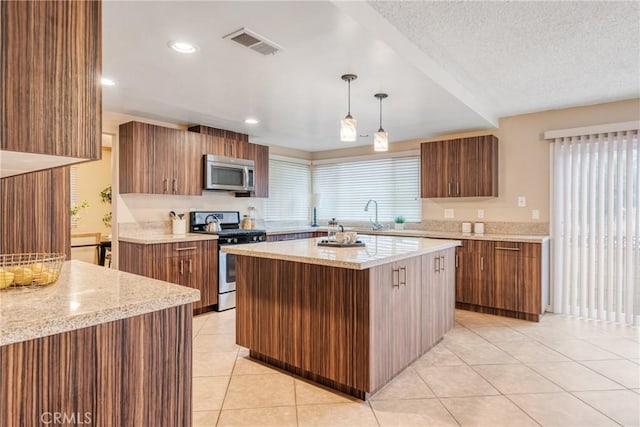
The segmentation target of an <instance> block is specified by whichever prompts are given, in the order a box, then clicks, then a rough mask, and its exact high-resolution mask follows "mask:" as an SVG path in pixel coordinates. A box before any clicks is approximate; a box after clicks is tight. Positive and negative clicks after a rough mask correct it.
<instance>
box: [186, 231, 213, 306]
mask: <svg viewBox="0 0 640 427" xmlns="http://www.w3.org/2000/svg"><path fill="white" fill-rule="evenodd" d="M197 248H198V249H197V251H196V252H195V253H193V254H191V258H190V261H189V262H190V264H189V267H190V270H189V285H188V286H190V287H192V288H196V289H199V290H200V303H199V304H195V305H194V308H200V307H207V306H211V305H214V304H217V303H218V242H217V241H216V240H203V241H201V242H197Z"/></svg>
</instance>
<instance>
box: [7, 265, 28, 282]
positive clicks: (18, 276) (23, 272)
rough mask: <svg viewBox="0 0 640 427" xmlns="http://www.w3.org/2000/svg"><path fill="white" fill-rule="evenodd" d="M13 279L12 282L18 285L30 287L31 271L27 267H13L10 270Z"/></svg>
mask: <svg viewBox="0 0 640 427" xmlns="http://www.w3.org/2000/svg"><path fill="white" fill-rule="evenodd" d="M9 271H11V272H12V273H13V274H14V275H15V277H14V280H15V282H16V284H18V285H30V284H31V282H32V281H33V271H31V269H30V268H27V267H13V268H10V269H9Z"/></svg>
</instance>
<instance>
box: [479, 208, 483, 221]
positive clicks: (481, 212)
mask: <svg viewBox="0 0 640 427" xmlns="http://www.w3.org/2000/svg"><path fill="white" fill-rule="evenodd" d="M478 218H479V219H482V218H484V209H478Z"/></svg>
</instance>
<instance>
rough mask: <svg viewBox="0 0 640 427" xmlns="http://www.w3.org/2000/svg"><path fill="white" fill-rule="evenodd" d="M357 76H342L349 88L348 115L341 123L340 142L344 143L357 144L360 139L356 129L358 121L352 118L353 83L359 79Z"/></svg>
mask: <svg viewBox="0 0 640 427" xmlns="http://www.w3.org/2000/svg"><path fill="white" fill-rule="evenodd" d="M357 78H358V76H356V75H355V74H345V75H343V76H342V80H344V81H345V82H347V85H348V87H349V89H348V90H349V98H348V108H347V115H346V116H345V118H344V119H342V120H341V121H340V141H342V142H355V141H356V139H357V138H358V131H357V129H356V124H357V122H356V119H354V118H353V117H351V81H352V80H355V79H357Z"/></svg>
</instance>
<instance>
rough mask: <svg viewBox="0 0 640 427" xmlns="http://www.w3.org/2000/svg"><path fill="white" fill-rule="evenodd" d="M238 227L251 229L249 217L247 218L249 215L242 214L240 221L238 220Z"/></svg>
mask: <svg viewBox="0 0 640 427" xmlns="http://www.w3.org/2000/svg"><path fill="white" fill-rule="evenodd" d="M240 228H242V229H243V230H250V229H251V218H249V215H243V216H242V221H240Z"/></svg>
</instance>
